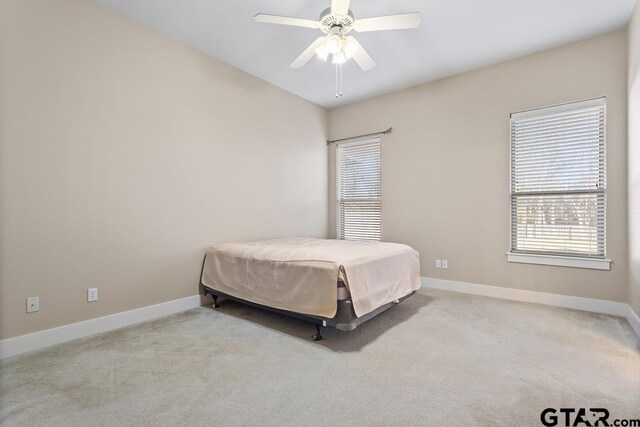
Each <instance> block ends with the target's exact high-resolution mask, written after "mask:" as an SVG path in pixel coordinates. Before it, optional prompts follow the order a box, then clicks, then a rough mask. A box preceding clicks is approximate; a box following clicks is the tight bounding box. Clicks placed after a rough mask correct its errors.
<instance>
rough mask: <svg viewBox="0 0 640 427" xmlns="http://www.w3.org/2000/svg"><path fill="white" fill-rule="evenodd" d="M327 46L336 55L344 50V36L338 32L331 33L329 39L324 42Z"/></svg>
mask: <svg viewBox="0 0 640 427" xmlns="http://www.w3.org/2000/svg"><path fill="white" fill-rule="evenodd" d="M324 45H325V47H326V48H327V50H328V51H329V53H331V54H332V55H336V54H337V53H339V52H340V51H342V37H340V36H339V35H338V34H331V35H330V36H328V37H327V40H326V41H325V42H324Z"/></svg>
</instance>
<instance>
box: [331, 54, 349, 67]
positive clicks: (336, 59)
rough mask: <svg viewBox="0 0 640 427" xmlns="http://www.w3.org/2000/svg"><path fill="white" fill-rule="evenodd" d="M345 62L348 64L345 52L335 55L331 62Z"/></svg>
mask: <svg viewBox="0 0 640 427" xmlns="http://www.w3.org/2000/svg"><path fill="white" fill-rule="evenodd" d="M345 62H347V57H346V56H345V54H344V52H338V53H336V54H334V55H333V59H332V60H331V63H332V64H336V65H338V64H344V63H345Z"/></svg>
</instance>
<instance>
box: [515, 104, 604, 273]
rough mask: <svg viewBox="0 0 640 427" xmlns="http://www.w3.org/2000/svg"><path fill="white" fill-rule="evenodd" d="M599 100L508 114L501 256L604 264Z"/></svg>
mask: <svg viewBox="0 0 640 427" xmlns="http://www.w3.org/2000/svg"><path fill="white" fill-rule="evenodd" d="M605 157H606V156H605V98H598V99H593V100H588V101H582V102H575V103H571V104H564V105H559V106H555V107H550V108H541V109H537V110H532V111H525V112H521V113H514V114H512V115H511V252H510V253H509V254H508V260H509V261H513V262H527V263H534V264H550V265H564V266H570V267H584V268H596V269H606V270H608V269H609V263H610V260H607V259H605V257H606V240H605V234H606V230H605V226H606V215H605V211H606V176H605V172H606V170H605Z"/></svg>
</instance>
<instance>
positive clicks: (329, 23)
mask: <svg viewBox="0 0 640 427" xmlns="http://www.w3.org/2000/svg"><path fill="white" fill-rule="evenodd" d="M354 21H355V20H354V19H353V12H351V10H349V12H348V13H347V14H346V15H337V14H333V13H331V8H327V9H325V10H323V11H322V13H320V29H321V30H322V32H323V33H325V34H335V33H336V30H337V31H339V32H340V34H343V35H344V34H347V33H348V32H350V31H351V30H352V29H353V22H354Z"/></svg>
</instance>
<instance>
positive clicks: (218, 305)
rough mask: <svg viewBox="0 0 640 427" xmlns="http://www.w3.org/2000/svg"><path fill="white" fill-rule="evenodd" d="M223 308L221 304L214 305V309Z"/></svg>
mask: <svg viewBox="0 0 640 427" xmlns="http://www.w3.org/2000/svg"><path fill="white" fill-rule="evenodd" d="M220 307H222V306H221V305H220V304H213V308H220Z"/></svg>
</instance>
